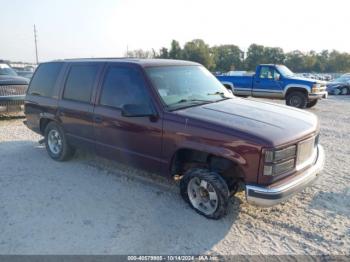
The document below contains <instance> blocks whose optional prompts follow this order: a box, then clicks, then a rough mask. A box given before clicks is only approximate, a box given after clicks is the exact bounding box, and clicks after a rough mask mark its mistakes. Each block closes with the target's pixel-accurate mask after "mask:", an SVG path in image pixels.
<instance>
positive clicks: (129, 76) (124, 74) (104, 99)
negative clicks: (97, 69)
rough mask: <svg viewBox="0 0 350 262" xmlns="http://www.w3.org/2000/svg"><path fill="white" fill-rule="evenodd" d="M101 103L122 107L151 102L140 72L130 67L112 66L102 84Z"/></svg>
mask: <svg viewBox="0 0 350 262" xmlns="http://www.w3.org/2000/svg"><path fill="white" fill-rule="evenodd" d="M100 104H101V105H104V106H111V107H115V108H121V107H122V106H123V105H124V104H139V105H141V104H149V99H148V96H147V94H146V92H145V82H144V79H143V78H142V75H141V74H140V72H139V71H138V70H137V69H135V68H129V67H110V68H109V69H108V71H107V74H106V76H105V80H104V82H103V86H102V92H101V98H100Z"/></svg>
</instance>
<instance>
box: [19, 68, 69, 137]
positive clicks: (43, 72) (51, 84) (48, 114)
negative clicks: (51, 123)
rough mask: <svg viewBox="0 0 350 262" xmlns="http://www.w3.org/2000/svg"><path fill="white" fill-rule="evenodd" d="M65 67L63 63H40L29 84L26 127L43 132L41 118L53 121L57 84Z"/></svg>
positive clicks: (57, 93) (26, 103) (55, 108)
mask: <svg viewBox="0 0 350 262" xmlns="http://www.w3.org/2000/svg"><path fill="white" fill-rule="evenodd" d="M65 66H66V65H65V64H64V63H63V62H50V63H42V64H40V65H39V67H38V68H37V69H36V71H35V74H34V76H33V78H32V80H31V82H30V85H29V88H28V91H27V94H26V99H25V109H24V110H25V115H26V118H27V125H28V126H29V127H30V128H31V129H33V130H35V131H37V132H40V131H42V132H44V130H40V119H41V118H50V119H54V117H55V115H56V110H57V105H58V97H59V86H60V85H59V84H60V80H62V76H63V74H64V69H65Z"/></svg>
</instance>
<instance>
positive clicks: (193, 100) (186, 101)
mask: <svg viewBox="0 0 350 262" xmlns="http://www.w3.org/2000/svg"><path fill="white" fill-rule="evenodd" d="M192 102H203V103H211V102H213V101H211V100H204V99H181V100H179V101H177V102H175V103H172V104H169V105H168V106H173V105H178V104H182V103H192Z"/></svg>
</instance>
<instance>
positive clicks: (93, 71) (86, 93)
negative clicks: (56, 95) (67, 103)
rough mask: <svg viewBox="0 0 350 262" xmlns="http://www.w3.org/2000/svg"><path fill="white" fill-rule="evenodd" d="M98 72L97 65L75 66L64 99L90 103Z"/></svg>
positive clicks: (72, 68) (69, 77)
mask: <svg viewBox="0 0 350 262" xmlns="http://www.w3.org/2000/svg"><path fill="white" fill-rule="evenodd" d="M97 72H98V66H97V65H73V66H72V67H71V69H70V71H69V75H68V78H67V81H66V86H65V89H64V93H63V98H65V99H70V100H75V101H80V102H90V98H91V93H92V89H93V87H94V83H95V79H96V76H97Z"/></svg>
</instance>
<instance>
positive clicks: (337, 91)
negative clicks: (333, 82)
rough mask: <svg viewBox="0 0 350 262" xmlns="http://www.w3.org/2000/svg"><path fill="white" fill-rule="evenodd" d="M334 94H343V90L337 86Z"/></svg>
mask: <svg viewBox="0 0 350 262" xmlns="http://www.w3.org/2000/svg"><path fill="white" fill-rule="evenodd" d="M333 94H334V95H336V96H337V95H340V94H341V90H340V89H339V88H338V87H337V88H335V89H334V90H333Z"/></svg>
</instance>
